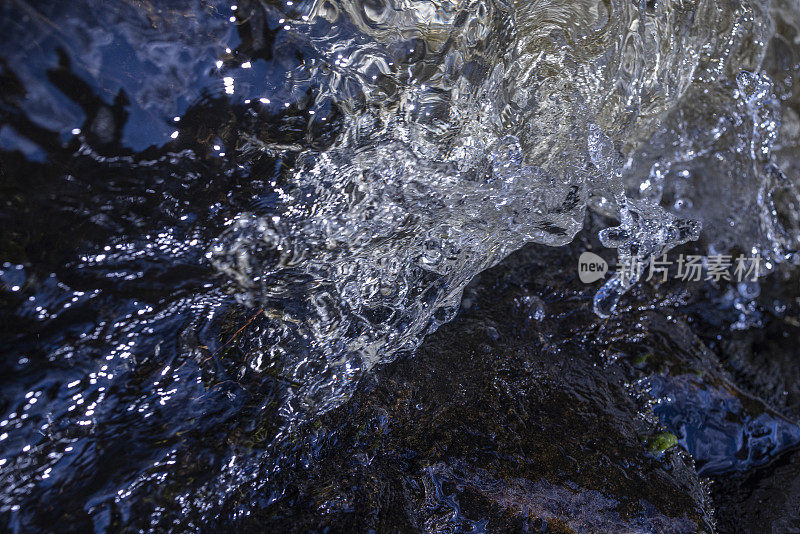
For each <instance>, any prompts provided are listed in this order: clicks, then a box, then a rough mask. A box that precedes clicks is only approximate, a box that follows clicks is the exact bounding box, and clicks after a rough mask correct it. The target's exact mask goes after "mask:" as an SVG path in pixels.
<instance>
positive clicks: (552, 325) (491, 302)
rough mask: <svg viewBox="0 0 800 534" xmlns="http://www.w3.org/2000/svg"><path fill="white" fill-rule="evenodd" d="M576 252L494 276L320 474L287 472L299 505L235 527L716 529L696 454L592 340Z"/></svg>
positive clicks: (386, 388)
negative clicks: (664, 428)
mask: <svg viewBox="0 0 800 534" xmlns="http://www.w3.org/2000/svg"><path fill="white" fill-rule="evenodd" d="M574 250H577V248H575V249H574ZM574 250H573V248H572V247H563V248H560V249H548V248H546V247H530V248H527V249H525V250H523V251H522V252H521V253H519V254H517V255H514V256H512V258H509V259H508V260H507V261H506V262H504V263H503V264H502V265H501V266H500V267H498V268H496V269H494V270H492V271H489V272H487V273H484V275H482V276H481V278H480V281H479V282H478V283H477V284H473V285H472V286H471V287H470V288H469V289H468V291H467V295H466V302H468V303H469V309H467V310H466V311H464V312H463V313H462V315H461V316H460V317H459V318H458V319H457V320H455V321H454V322H452V323H450V324H447V325H445V326H443V327H441V328H440V329H439V330H438V331H437V332H436V333H435V334H434V335H432V336H430V337H429V338H428V339H427V340H426V341H425V343H424V344H423V346H422V347H421V349H420V350H419V351H418V352H417V354H416V355H415V356H414V357H410V358H402V359H400V360H397V361H395V362H393V363H391V364H388V365H386V366H384V367H383V368H381V369H380V370H379V371H378V372H377V373H376V374H375V375H374V377H372V378H370V379H369V380H368V381H367V383H364V384H363V387H361V388H360V389H359V391H358V392H357V393H356V394H355V395H354V396H353V397H352V398H351V399H350V400H349V401H348V402H347V403H346V404H345V405H343V406H342V407H340V408H338V409H336V410H333V411H331V412H329V413H328V414H326V415H324V416H323V417H322V418H321V419H320V423H319V425H318V433H317V436H318V437H319V436H322V437H320V438H319V439H320V441H318V442H317V445H316V447H315V450H316V451H319V452H318V453H317V454H315V457H314V460H313V462H312V464H311V465H310V466H309V467H308V468H307V470H294V472H293V473H291V474H290V475H288V476H287V473H283V475H284V476H287V479H290V480H291V482H290V483H289V484H288V489H287V490H286V492H285V493H284V495H283V497H281V498H279V499H278V500H277V501H276V502H275V503H274V504H272V505H270V506H267V507H266V508H265V509H262V510H259V511H253V513H251V514H250V515H247V516H240V518H239V519H237V520H236V521H235V523H237V524H238V525H239V526H241V527H243V528H248V527H253V528H255V527H256V526H261V525H267V526H268V528H269V527H274V528H278V527H279V526H280V527H283V528H284V529H285V528H286V525H292V527H291V529H292V530H293V531H296V532H305V531H333V532H339V531H342V532H344V531H351V532H365V531H370V530H372V531H379V532H390V531H392V532H394V531H404V532H408V531H417V530H424V531H436V532H460V531H478V532H481V531H486V532H523V531H529V532H543V531H548V532H698V531H705V532H711V531H712V524H713V519H712V512H711V507H710V506H709V504H708V500H707V493H706V488H705V485H704V483H703V482H702V480H701V479H700V477H699V476H698V475H697V474H696V472H695V470H694V468H693V465H692V461H691V459H690V458H689V457H688V455H686V454H685V453H683V452H682V451H680V450H679V449H677V448H670V445H672V443H671V442H670V440H668V439H667V440H664V439H662V438H664V435H665V434H664V433H662V432H661V429H660V427H658V426H657V424H656V423H655V422H654V421H653V420H652V418H651V417H648V416H647V415H646V413H643V412H642V411H641V406H640V403H638V402H636V400H635V399H634V397H633V396H632V395H630V393H629V391H628V388H627V387H626V384H627V377H626V370H625V368H624V366H621V365H615V364H610V365H609V364H608V363H607V362H606V361H604V357H603V353H602V351H598V350H595V344H594V343H591V342H587V340H589V339H590V338H592V337H593V336H594V335H595V334H596V332H597V330H598V328H601V327H602V322H601V321H600V320H599V319H598V318H597V317H596V316H595V315H594V314H592V312H591V298H592V288H591V287H590V286H582V285H581V284H580V282H577V277H576V271H575V267H574V266H572V265H570V266H567V263H572V260H573V259H576V258H577V257H578V255H579V254H577V253H576V254H573V252H574ZM549 262H552V268H551V269H549V270H548V269H544V268H543V266H544V265H545V264H547V263H549ZM559 263H560V264H563V265H557V264H559ZM534 274H536V275H538V280H537V276H533V275H534ZM526 293H527V294H529V296H530V295H534V294H535V295H539V296H537V297H536V299H537V302H538V301H541V303H540V304H539V306H542V305H543V306H545V307H546V308H547V310H548V314H547V315H546V317H545V318H544V319H542V320H536V319H532V318H531V316H530V312H529V310H528V309H527V307H525V306H519V305H516V306H515V302H516V303H519V302H525V301H526V299H524V298H522V297H521V295H522V296H524V295H525V294H526ZM527 300H531V299H527ZM673 439H674V436H673ZM665 442H666V444H667V445H666V447H658V444H659V443H665ZM663 448H667V450H661V449H663ZM290 463H292V462H290ZM295 465H296V463H295ZM249 499H250V496H248V495H247V494H245V495H244V496H243V498H242V500H241V501H240V500H239V498H237V497H234V498H232V499H231V502H229V503H228V508H229V510H235V509H237V508H238V507H239V506H240V505H242V506H248V502H249ZM248 508H250V507H249V506H248Z"/></svg>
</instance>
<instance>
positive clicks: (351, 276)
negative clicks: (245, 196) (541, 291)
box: [211, 1, 800, 412]
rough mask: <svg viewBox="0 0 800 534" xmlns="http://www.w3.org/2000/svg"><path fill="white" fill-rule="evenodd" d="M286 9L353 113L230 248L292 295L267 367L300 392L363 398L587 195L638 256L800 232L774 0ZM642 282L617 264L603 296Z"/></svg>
mask: <svg viewBox="0 0 800 534" xmlns="http://www.w3.org/2000/svg"><path fill="white" fill-rule="evenodd" d="M285 17H286V18H285V19H283V20H284V23H285V24H287V27H288V28H291V31H292V32H293V33H294V38H297V39H303V40H306V41H307V43H308V45H309V46H311V47H313V50H314V53H315V55H314V59H313V60H312V61H307V62H306V63H305V64H304V65H302V66H299V67H298V68H297V69H296V71H295V72H293V73H292V75H293V77H296V78H297V79H312V80H317V81H320V83H322V84H323V87H324V89H322V90H321V91H320V92H319V94H317V95H316V96H315V98H314V100H313V101H312V102H309V103H308V110H309V111H308V112H309V113H311V114H312V118H311V121H312V122H314V121H317V120H320V121H323V120H325V118H326V117H325V112H326V110H329V109H331V108H336V109H338V110H340V112H341V113H342V115H343V119H342V121H343V127H342V132H341V134H340V135H339V136H338V138H337V139H336V140H335V142H334V144H333V146H331V147H329V148H326V149H325V150H322V151H319V150H312V151H305V152H304V153H303V154H302V155H301V156H300V158H299V160H298V163H297V165H296V168H295V169H294V170H293V171H292V174H291V178H290V179H289V180H288V181H287V183H285V184H280V185H274V184H273V185H274V187H275V193H276V209H275V212H274V213H271V214H269V215H266V216H263V215H262V216H256V215H251V214H241V215H239V216H238V217H236V219H235V220H233V221H231V223H230V228H229V229H228V230H227V231H226V232H225V234H223V235H222V236H220V237H219V239H218V240H217V241H216V243H215V244H214V246H213V248H212V251H211V252H212V259H213V261H214V264H215V265H216V267H217V268H218V269H220V270H221V271H222V272H223V273H225V274H226V275H228V276H230V277H231V278H232V279H233V280H235V281H236V282H237V284H238V285H239V286H240V287H241V288H242V289H243V290H245V292H244V293H243V296H244V297H245V298H246V299H247V301H248V302H250V303H253V302H257V303H258V304H259V305H260V306H263V307H264V309H268V310H272V311H271V313H270V315H269V316H270V324H269V325H268V326H266V327H265V332H264V335H263V336H262V343H263V345H262V346H261V347H260V351H259V354H258V356H257V357H256V359H255V360H254V361H253V365H254V366H255V367H256V368H259V369H261V368H267V367H270V366H272V365H274V363H273V362H280V365H281V366H282V368H283V373H285V375H286V376H287V380H291V381H293V382H296V383H299V384H302V385H301V386H300V387H299V388H297V391H296V392H295V394H294V395H293V398H292V399H291V402H290V403H289V404H287V409H288V410H291V411H301V412H302V411H307V410H308V409H318V408H321V409H324V408H325V407H327V406H329V405H330V404H332V403H335V402H336V401H337V400H338V399H341V398H342V397H344V396H346V395H347V394H348V392H349V391H350V389H351V386H352V383H353V382H354V381H355V380H356V379H357V378H358V377H360V376H361V375H362V373H363V372H364V371H366V370H369V369H370V368H372V367H373V366H374V365H375V364H376V363H378V362H381V361H387V360H389V359H391V358H392V357H393V355H395V354H396V353H397V352H398V351H400V350H403V349H413V348H414V347H415V346H416V345H417V344H418V343H419V341H420V339H421V337H422V336H423V335H424V334H425V333H428V332H430V331H432V330H434V329H435V328H436V327H437V326H438V325H440V324H442V323H443V322H445V321H447V320H449V319H450V318H451V317H452V316H453V313H454V312H455V311H456V310H457V307H458V305H459V302H460V298H461V291H462V289H463V288H464V286H465V285H466V284H467V282H469V280H471V279H472V278H473V277H474V276H475V275H476V274H477V273H479V272H480V271H482V270H484V269H486V268H487V267H490V266H492V265H494V264H495V263H497V261H499V260H500V259H502V258H503V257H505V256H506V255H508V254H509V253H510V252H511V251H513V250H516V249H518V248H519V247H520V246H522V245H523V244H524V243H527V242H535V243H542V244H546V245H552V246H557V245H562V244H564V243H567V242H569V241H570V240H571V239H572V238H573V236H574V235H575V234H576V233H577V232H578V230H580V228H581V227H582V223H583V219H584V215H585V210H586V208H587V207H590V208H592V209H595V210H598V211H600V212H602V213H604V214H606V215H608V216H611V217H614V218H617V219H619V221H620V226H618V227H615V228H609V229H608V230H604V231H603V232H602V234H601V239H602V241H603V244H604V245H605V246H607V247H610V248H616V249H618V251H619V255H620V260H621V261H622V262H625V261H630V259H631V257H633V256H638V257H641V258H644V259H645V261H646V260H647V259H649V258H650V257H651V256H659V255H661V254H663V253H664V252H666V251H667V250H669V249H671V248H672V247H674V246H676V245H678V244H681V243H685V242H686V241H689V240H694V239H697V238H698V237H699V236H700V228H701V224H704V225H705V227H706V232H705V238H706V239H707V240H708V246H709V250H712V251H715V252H717V253H732V252H733V251H734V248H735V247H738V249H737V250H743V251H746V252H748V253H752V254H753V255H755V254H756V253H760V254H762V255H763V256H764V257H766V258H767V259H768V260H769V261H771V262H773V263H779V262H782V261H784V260H785V259H786V258H787V254H790V253H791V252H792V251H794V250H795V249H796V246H797V240H798V237H800V233H798V232H799V231H800V226H798V221H797V213H798V209H797V208H798V204H797V203H798V195H797V189H796V187H795V183H794V182H793V181H791V180H790V179H789V178H787V177H786V176H785V175H784V174H783V173H782V172H781V170H780V168H779V167H778V165H777V164H776V162H775V158H774V157H773V155H772V151H773V145H774V143H775V139H776V137H777V136H778V133H779V130H780V124H781V123H780V116H781V103H780V101H778V100H777V99H776V97H775V94H774V89H773V82H772V81H771V78H770V76H769V74H766V73H764V72H762V64H763V63H764V57H765V55H766V54H767V49H768V44H769V43H770V38H771V37H772V35H773V33H774V28H773V23H772V19H771V17H770V6H769V4H768V3H767V2H742V3H731V4H717V3H712V2H684V1H676V2H669V1H666V2H661V1H660V2H653V3H650V2H638V3H637V2H588V1H585V2H574V1H569V2H520V3H518V4H513V3H512V4H506V3H503V2H398V3H391V2H387V3H380V2H379V3H377V4H374V5H373V4H370V3H364V4H362V3H348V2H345V3H342V4H338V3H332V2H319V3H314V4H308V5H300V6H296V7H294V8H292V9H289V10H288V12H287V13H286V14H285ZM343 33H344V34H346V35H352V36H353V37H351V38H349V39H342V38H341V35H342V34H343ZM773 74H774V75H777V74H778V73H773ZM780 75H783V76H792V75H796V72H795V73H792V72H784V73H780ZM795 124H796V123H795ZM790 128H796V126H790ZM789 141H790V142H791V140H789ZM248 149H252V150H267V151H270V150H273V151H274V150H280V147H275V146H270V145H269V144H268V143H267V144H264V143H254V146H252V147H248ZM776 197H779V198H778V199H776ZM636 281H637V280H636V277H619V276H615V277H613V278H611V279H610V280H609V281H607V282H606V283H605V285H604V286H603V288H602V289H600V291H599V292H598V295H597V297H596V298H595V310H596V311H597V313H598V314H601V315H603V316H607V315H608V314H610V313H613V309H614V307H615V306H616V303H617V301H618V299H619V298H620V296H621V294H623V293H624V292H625V291H626V290H627V289H629V287H630V286H631V285H632V284H633V283H635V282H636ZM287 301H289V302H291V304H290V305H287Z"/></svg>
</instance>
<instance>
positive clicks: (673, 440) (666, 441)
mask: <svg viewBox="0 0 800 534" xmlns="http://www.w3.org/2000/svg"><path fill="white" fill-rule="evenodd" d="M677 444H678V437H677V436H675V434H673V433H672V432H662V433H660V434H656V435H655V436H653V437H652V438H651V439H650V443H649V449H650V451H652V452H664V451H665V450H667V449H671V448H672V447H674V446H675V445H677Z"/></svg>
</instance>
